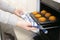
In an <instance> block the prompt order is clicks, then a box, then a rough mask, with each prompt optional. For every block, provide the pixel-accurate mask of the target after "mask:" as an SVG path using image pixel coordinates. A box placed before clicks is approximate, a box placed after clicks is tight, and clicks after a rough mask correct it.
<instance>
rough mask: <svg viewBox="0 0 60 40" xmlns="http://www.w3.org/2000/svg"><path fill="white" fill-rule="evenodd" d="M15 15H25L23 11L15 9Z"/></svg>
mask: <svg viewBox="0 0 60 40" xmlns="http://www.w3.org/2000/svg"><path fill="white" fill-rule="evenodd" d="M14 14H15V15H17V16H20V15H22V14H23V11H22V9H21V10H19V9H15V11H14Z"/></svg>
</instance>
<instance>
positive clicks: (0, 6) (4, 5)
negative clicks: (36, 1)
mask: <svg viewBox="0 0 60 40" xmlns="http://www.w3.org/2000/svg"><path fill="white" fill-rule="evenodd" d="M0 9H2V10H4V11H6V12H10V13H13V12H14V10H15V7H12V6H11V5H9V4H8V3H6V2H4V1H2V0H0Z"/></svg>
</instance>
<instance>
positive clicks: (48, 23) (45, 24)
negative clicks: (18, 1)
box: [30, 13, 59, 28]
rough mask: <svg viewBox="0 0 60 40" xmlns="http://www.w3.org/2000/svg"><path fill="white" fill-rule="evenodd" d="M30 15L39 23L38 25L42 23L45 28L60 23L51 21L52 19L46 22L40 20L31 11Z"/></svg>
mask: <svg viewBox="0 0 60 40" xmlns="http://www.w3.org/2000/svg"><path fill="white" fill-rule="evenodd" d="M30 16H31V17H32V19H33V20H34V21H35V22H36V23H37V24H38V25H42V26H43V27H44V28H46V27H54V26H59V25H58V22H57V21H55V22H50V21H46V22H40V21H38V20H37V19H36V18H35V17H34V15H33V14H32V13H31V14H30Z"/></svg>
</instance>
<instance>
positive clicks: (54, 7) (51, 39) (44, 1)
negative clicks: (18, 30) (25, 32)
mask: <svg viewBox="0 0 60 40" xmlns="http://www.w3.org/2000/svg"><path fill="white" fill-rule="evenodd" d="M42 10H46V11H48V12H50V13H51V14H52V15H54V16H56V18H57V20H56V22H54V23H52V24H51V23H43V24H41V25H42V26H43V25H45V26H43V27H44V28H49V27H54V28H50V29H47V30H48V34H44V33H43V32H42V31H41V30H40V35H37V36H35V37H34V39H35V40H60V39H59V37H60V34H59V33H60V32H59V30H60V29H59V28H60V4H59V3H57V2H54V1H53V0H41V1H40V11H42ZM32 18H33V19H34V20H35V18H34V17H33V15H32ZM35 22H37V23H39V22H38V21H36V20H35ZM49 24H50V25H49ZM54 24H55V25H54ZM55 27H56V28H55Z"/></svg>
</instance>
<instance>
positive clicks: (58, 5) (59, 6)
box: [41, 0, 60, 10]
mask: <svg viewBox="0 0 60 40" xmlns="http://www.w3.org/2000/svg"><path fill="white" fill-rule="evenodd" d="M41 2H43V3H46V4H47V5H49V6H51V7H53V8H55V9H56V10H60V3H57V2H54V1H53V0H41Z"/></svg>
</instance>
